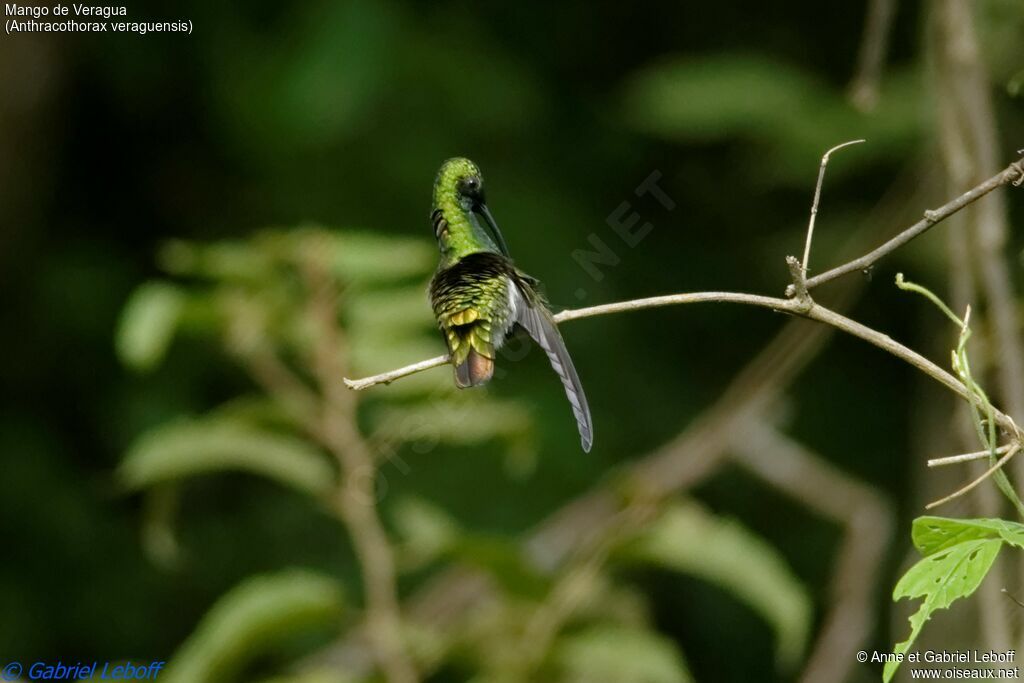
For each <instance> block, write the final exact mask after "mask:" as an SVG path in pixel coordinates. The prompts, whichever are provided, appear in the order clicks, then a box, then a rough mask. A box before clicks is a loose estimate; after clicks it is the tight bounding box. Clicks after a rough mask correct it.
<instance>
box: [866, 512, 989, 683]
mask: <svg viewBox="0 0 1024 683" xmlns="http://www.w3.org/2000/svg"><path fill="white" fill-rule="evenodd" d="M928 519H929V518H921V519H919V520H917V521H915V523H914V529H915V532H916V530H917V527H918V522H921V521H922V520H925V522H923V523H924V524H928V523H929V522H928V521H927V520H928ZM932 519H939V518H932ZM943 521H944V522H954V521H956V520H943ZM972 529H973V530H972ZM981 529H983V527H973V528H972V527H969V525H967V526H965V531H964V535H963V536H962V538H968V536H967V534H970V533H976V532H980V531H981ZM916 543H917V537H916V534H915V544H916ZM918 547H920V545H919V546H918ZM1002 547H1003V539H1002V538H999V537H996V538H972V539H970V540H963V541H960V542H958V543H956V544H955V545H952V546H948V547H945V548H944V549H942V550H939V551H937V552H933V553H931V554H930V555H927V556H926V557H924V558H923V559H922V560H920V561H919V562H918V563H917V564H915V565H914V566H913V567H911V568H910V569H909V570H907V573H906V574H904V575H903V578H902V579H900V581H899V583H897V584H896V588H895V589H893V592H892V599H893V600H899V599H900V598H924V602H922V603H921V606H920V608H918V610H917V612H915V613H914V614H913V615H912V616H911V617H910V637H908V638H907V639H906V640H904V641H903V642H902V643H897V644H896V647H895V648H893V653H894V654H897V655H904V654H906V652H907V650H909V649H910V646H911V645H913V643H914V641H915V640H916V639H917V636H918V634H920V633H921V629H922V628H923V627H924V623H925V622H926V621H928V620H929V619H930V618H931V616H932V613H933V612H935V611H936V610H940V609H945V608H947V607H949V606H950V605H951V604H953V602H954V601H956V600H957V599H959V598H965V597H967V596H969V595H971V594H972V593H973V592H974V591H975V590H976V589H977V588H978V585H979V584H981V580H982V579H984V578H985V575H986V574H988V570H989V569H990V568H991V567H992V563H993V562H995V559H996V556H997V555H999V549H1000V548H1002ZM900 659H902V657H900ZM899 666H900V663H899V662H898V661H888V662H886V663H885V669H884V670H883V672H882V680H883V681H886V683H887V682H888V681H889V680H890V679H891V678H892V677H893V674H895V673H896V670H897V669H898V668H899Z"/></svg>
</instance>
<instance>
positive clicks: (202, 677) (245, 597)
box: [160, 569, 342, 683]
mask: <svg viewBox="0 0 1024 683" xmlns="http://www.w3.org/2000/svg"><path fill="white" fill-rule="evenodd" d="M341 612H342V592H341V589H340V587H339V586H338V584H337V583H336V582H335V581H334V580H333V579H332V578H330V577H326V576H322V575H319V574H315V573H313V572H309V571H305V570H298V569H291V570H286V571H282V572H279V573H277V574H271V575H265V576H257V577H253V578H249V579H246V580H245V581H243V582H242V583H241V584H240V585H238V586H236V587H235V588H233V589H231V590H230V591H229V592H228V593H227V594H225V595H224V596H223V597H221V598H220V599H219V600H218V601H217V604H216V605H214V606H213V609H211V610H210V612H209V613H207V615H206V616H205V617H203V620H202V622H200V624H199V626H198V628H197V629H196V630H195V632H194V633H193V634H192V635H191V636H189V637H188V639H187V640H186V641H185V643H184V644H183V645H182V646H181V647H180V648H179V650H178V651H177V652H176V653H175V655H174V656H173V657H172V658H171V661H170V663H169V664H168V666H167V671H166V672H165V673H164V674H163V675H162V676H161V677H160V680H161V681H164V683H223V682H225V681H229V680H233V679H236V678H238V677H239V674H240V673H241V672H242V670H243V668H244V666H245V665H246V663H247V662H249V661H251V660H253V659H256V658H260V657H262V656H264V654H265V652H266V650H267V648H268V647H269V646H272V645H273V644H274V643H275V642H277V641H278V640H280V639H282V638H283V637H285V636H290V635H292V634H294V633H295V632H296V631H297V630H304V629H312V628H315V627H320V628H328V629H331V630H336V629H337V628H338V627H340V617H341Z"/></svg>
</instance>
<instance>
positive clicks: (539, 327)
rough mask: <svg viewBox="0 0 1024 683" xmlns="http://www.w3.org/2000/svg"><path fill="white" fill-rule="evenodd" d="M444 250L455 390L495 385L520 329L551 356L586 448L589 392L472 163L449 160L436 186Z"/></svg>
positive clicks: (436, 218)
mask: <svg viewBox="0 0 1024 683" xmlns="http://www.w3.org/2000/svg"><path fill="white" fill-rule="evenodd" d="M430 220H431V222H432V223H433V226H434V236H435V237H436V238H437V245H438V248H439V250H440V252H441V258H440V263H439V264H438V268H437V272H436V273H435V274H434V277H433V278H432V279H431V281H430V303H431V306H432V307H433V309H434V315H435V316H436V317H437V324H438V327H440V329H441V333H442V334H443V335H444V339H445V343H446V344H447V345H448V352H449V354H450V356H451V364H452V366H453V368H454V372H455V385H456V386H457V387H459V388H460V389H464V388H466V387H474V386H477V385H479V384H483V383H485V382H487V381H488V380H489V379H491V377H492V376H493V374H494V360H495V356H496V352H497V351H498V349H500V348H501V346H502V344H504V343H505V340H506V339H508V338H509V337H510V336H511V335H512V334H514V333H515V332H517V331H518V330H520V329H521V330H523V331H525V332H526V334H528V335H529V336H530V337H531V338H532V339H533V340H534V341H535V342H537V344H539V345H540V347H541V348H542V349H543V350H544V353H545V354H547V357H548V361H550V363H551V367H552V368H553V369H554V371H555V373H556V374H557V375H558V378H559V379H560V380H561V381H562V386H563V387H564V388H565V395H566V397H567V398H568V399H569V403H570V405H571V406H572V412H573V415H574V416H575V417H576V426H577V428H578V429H579V432H580V442H581V443H582V445H583V450H584V451H586V452H589V451H590V447H591V445H592V444H593V441H594V428H593V425H592V424H591V421H590V407H589V406H588V405H587V396H586V394H584V393H583V386H582V385H581V384H580V378H579V376H578V375H577V374H576V368H575V367H574V366H573V364H572V358H570V357H569V352H568V350H566V348H565V342H564V341H562V335H561V334H559V332H558V326H557V325H556V324H555V320H554V318H553V317H552V315H551V310H550V309H549V308H548V304H547V301H546V300H545V299H544V296H543V294H542V293H541V290H540V283H539V281H538V280H537V279H536V278H533V277H531V276H529V275H527V274H526V273H524V272H523V271H521V270H519V269H518V268H516V266H515V264H514V263H513V262H512V257H511V256H510V255H509V252H508V246H507V245H506V244H505V239H504V237H502V234H501V231H500V230H499V229H498V225H497V224H496V223H495V222H494V217H493V216H492V215H491V212H490V210H489V209H488V208H487V203H486V201H485V200H484V179H483V176H482V175H481V174H480V169H479V168H477V166H476V164H474V163H473V162H472V161H470V160H469V159H464V158H461V157H457V158H454V159H449V160H448V161H446V162H444V164H443V165H442V166H441V170H440V171H439V172H438V174H437V179H436V181H435V182H434V210H433V212H432V213H431V214H430Z"/></svg>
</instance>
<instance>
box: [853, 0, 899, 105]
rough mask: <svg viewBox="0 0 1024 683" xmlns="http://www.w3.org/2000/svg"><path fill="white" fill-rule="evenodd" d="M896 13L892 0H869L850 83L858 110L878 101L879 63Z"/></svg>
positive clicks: (886, 47) (880, 66) (880, 67)
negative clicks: (855, 70) (855, 66)
mask: <svg viewBox="0 0 1024 683" xmlns="http://www.w3.org/2000/svg"><path fill="white" fill-rule="evenodd" d="M895 16H896V0H870V2H868V15H867V19H866V20H865V22H864V36H863V38H861V43H860V53H859V54H858V56H857V73H856V75H855V76H854V77H853V80H852V82H851V83H850V99H851V100H852V101H853V104H854V106H856V107H857V108H858V109H860V110H861V111H870V110H872V109H874V108H875V105H876V104H877V103H878V91H879V90H880V88H879V83H880V82H881V80H882V67H883V66H884V65H885V56H886V52H888V49H889V35H890V33H891V32H892V23H893V18H894V17H895Z"/></svg>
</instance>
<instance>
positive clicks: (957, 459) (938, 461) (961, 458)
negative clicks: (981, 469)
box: [928, 444, 1011, 467]
mask: <svg viewBox="0 0 1024 683" xmlns="http://www.w3.org/2000/svg"><path fill="white" fill-rule="evenodd" d="M1010 447H1011V446H1010V445H1009V444H1007V445H1006V446H1000V447H999V448H997V449H996V455H1001V454H1003V453H1005V452H1006V451H1008V450H1009V449H1010ZM991 455H992V451H990V450H984V451H974V452H973V453H964V454H962V455H948V456H946V457H944V458H932V459H931V460H929V461H928V467H942V466H944V465H955V464H957V463H961V462H971V461H972V460H984V459H985V458H988V457H991Z"/></svg>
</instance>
